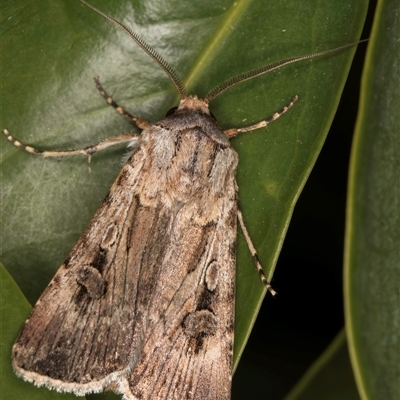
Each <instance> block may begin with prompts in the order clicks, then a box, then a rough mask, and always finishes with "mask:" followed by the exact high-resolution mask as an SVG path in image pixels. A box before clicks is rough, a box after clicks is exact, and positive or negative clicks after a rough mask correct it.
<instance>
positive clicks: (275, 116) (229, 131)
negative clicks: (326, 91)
mask: <svg viewBox="0 0 400 400" xmlns="http://www.w3.org/2000/svg"><path fill="white" fill-rule="evenodd" d="M298 99H299V96H297V95H296V96H294V97H293V99H292V100H290V102H289V103H288V104H286V105H285V107H283V108H282V109H281V110H279V111H277V112H275V113H274V114H272V115H271V116H270V117H269V118H267V119H264V120H262V121H260V122H258V123H257V124H254V125H250V126H245V127H244V128H232V129H227V130H226V131H224V133H225V135H226V136H227V137H228V138H232V137H235V136H237V135H239V134H241V133H244V132H250V131H254V130H256V129H259V128H264V127H266V126H267V125H269V124H270V123H271V122H273V121H275V120H277V119H278V118H279V117H281V116H282V115H283V114H285V113H286V112H287V111H288V110H289V109H290V108H292V107H293V105H294V103H296V101H297V100H298Z"/></svg>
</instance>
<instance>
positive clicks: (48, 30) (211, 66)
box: [0, 0, 367, 362]
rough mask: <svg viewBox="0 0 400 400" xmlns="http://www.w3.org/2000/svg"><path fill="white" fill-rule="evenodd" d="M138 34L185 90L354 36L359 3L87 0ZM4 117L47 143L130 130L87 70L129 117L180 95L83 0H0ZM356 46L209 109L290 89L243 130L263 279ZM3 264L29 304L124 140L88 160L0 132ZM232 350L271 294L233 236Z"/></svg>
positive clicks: (247, 116) (227, 108) (83, 141)
mask: <svg viewBox="0 0 400 400" xmlns="http://www.w3.org/2000/svg"><path fill="white" fill-rule="evenodd" d="M93 4H94V5H95V6H97V7H99V8H101V9H102V10H104V11H105V12H107V13H109V14H111V15H113V16H114V17H116V18H117V19H120V20H122V21H123V22H124V23H125V24H127V25H128V26H130V27H132V28H133V29H134V30H135V31H137V32H138V33H139V34H140V35H141V36H142V37H143V38H145V39H146V40H147V41H148V42H149V43H150V44H151V45H152V46H153V47H154V48H155V49H156V50H157V51H159V52H160V53H161V54H162V55H163V57H164V58H165V59H166V60H167V61H168V62H169V63H170V64H171V65H172V66H173V67H174V68H175V70H176V71H177V73H178V74H179V75H180V76H181V77H182V79H183V81H184V83H186V85H187V88H188V91H189V92H190V93H192V94H194V93H195V94H197V95H198V96H199V97H201V96H204V95H205V94H206V92H208V90H209V89H212V88H213V87H215V86H216V85H217V84H219V83H221V82H222V81H224V80H226V79H228V78H230V77H232V76H235V75H237V74H239V73H242V72H246V71H249V70H251V69H254V68H257V67H260V66H263V65H265V64H267V63H269V62H273V61H277V60H281V59H284V58H287V57H292V56H296V55H302V54H308V53H312V52H316V51H319V50H325V49H329V48H333V47H337V46H340V45H343V44H346V43H350V42H353V41H355V40H357V39H358V37H359V34H360V31H361V28H362V25H363V21H364V16H365V12H366V8H367V1H366V0H364V1H360V0H353V1H348V0H346V1H344V0H338V1H336V2H332V1H328V0H324V1H317V0H310V1H308V2H290V3H286V2H270V3H268V4H266V3H265V2H263V1H261V0H253V1H249V0H248V1H243V0H242V1H234V0H213V1H202V2H177V1H170V2H168V4H165V2H161V1H155V0H147V1H145V2H138V1H135V2H134V1H128V0H119V1H116V0H107V1H106V0H93ZM2 12H3V23H2V39H3V40H2V43H3V57H2V75H3V80H2V92H1V96H2V103H1V113H0V114H1V118H2V120H1V127H4V128H8V129H9V130H10V132H11V133H12V134H14V135H15V136H16V137H17V138H18V139H20V140H21V141H23V142H25V143H28V144H30V145H34V146H37V147H39V148H42V149H70V148H79V147H83V146H86V145H89V144H93V143H95V142H98V141H100V140H101V139H104V138H106V137H108V136H110V135H116V134H119V133H122V132H127V131H132V130H134V128H132V126H131V125H130V124H128V123H127V122H126V121H124V119H123V118H121V117H120V116H119V115H117V113H115V111H114V110H112V109H111V107H109V106H107V104H105V102H104V100H103V99H102V98H101V97H100V96H99V95H98V93H97V91H96V89H95V87H94V84H93V82H92V77H94V76H96V75H99V76H100V78H101V79H102V82H103V84H104V86H105V88H106V89H107V90H108V91H109V92H110V93H111V94H112V95H113V96H114V98H115V99H116V100H117V101H118V102H119V103H120V104H121V105H124V106H126V107H127V108H128V109H129V110H130V111H132V112H133V113H134V114H135V115H138V116H140V117H143V118H147V119H149V120H150V121H157V120H159V119H160V118H162V117H163V116H164V115H165V113H166V111H167V110H168V109H169V108H171V107H172V106H174V105H176V104H177V101H178V96H177V94H176V92H175V91H174V87H173V85H172V84H171V83H170V82H169V81H168V78H167V77H166V76H165V74H164V73H163V71H160V69H159V68H158V67H157V66H156V65H155V64H154V63H153V62H152V60H151V59H150V58H149V57H148V56H147V55H146V54H143V52H142V51H141V50H140V49H138V48H137V46H136V45H135V44H134V43H132V41H131V40H130V39H129V37H127V36H126V35H124V33H123V32H121V31H119V30H117V29H116V28H115V27H114V26H113V25H111V24H110V23H109V22H108V21H106V20H104V19H102V18H101V17H100V16H98V15H97V14H95V13H93V11H91V10H89V9H88V8H87V7H84V6H83V5H81V3H79V2H78V1H71V0H51V1H50V0H43V1H41V2H40V3H38V2H36V3H35V2H33V3H32V2H27V1H26V0H13V1H11V0H6V1H3V3H2ZM353 52H354V49H349V50H346V51H343V52H340V53H336V54H331V55H329V56H326V57H322V58H318V59H314V60H312V61H306V62H302V63H298V64H294V65H291V66H288V67H285V68H283V69H281V70H279V71H276V72H273V73H271V74H269V75H265V76H263V77H259V78H257V79H253V80H251V81H248V82H245V83H243V84H241V85H239V86H237V87H235V88H232V89H230V90H228V91H226V92H225V93H223V94H222V95H221V96H220V97H218V98H217V99H215V100H214V101H213V102H212V103H211V104H210V107H211V109H212V111H213V113H214V115H215V116H216V117H217V119H218V121H219V123H220V124H221V126H222V127H223V128H224V129H225V128H231V127H235V126H246V125H249V124H251V123H254V122H257V121H259V120H261V119H263V118H266V117H268V116H270V115H271V114H273V113H274V112H275V111H277V110H279V109H280V108H282V107H283V106H284V105H285V104H287V102H288V101H289V100H290V99H291V98H292V97H293V96H294V95H295V94H297V95H298V96H299V97H300V100H299V102H298V103H297V104H296V106H295V107H294V108H293V109H292V110H290V112H289V113H287V114H286V115H285V116H283V117H282V118H281V119H280V120H278V121H277V122H274V123H273V124H272V125H271V126H270V127H269V128H268V129H260V130H258V131H255V132H252V133H249V134H245V135H242V136H240V137H238V138H236V139H234V140H232V144H233V146H234V148H235V149H236V150H237V151H238V153H239V158H240V165H239V168H238V173H237V180H238V184H239V187H240V190H239V196H240V200H241V205H242V209H243V214H244V218H245V221H246V223H247V226H248V229H249V231H250V234H251V237H252V239H253V241H254V244H255V246H256V248H257V250H258V252H259V256H260V259H261V262H262V264H263V266H264V268H265V271H266V273H267V274H268V275H269V277H270V278H271V277H272V273H273V269H274V266H275V263H276V260H277V258H278V255H279V251H280V248H281V246H282V242H283V239H284V235H285V232H286V230H287V226H288V223H289V220H290V217H291V214H292V211H293V208H294V205H295V202H296V200H297V198H298V196H299V194H300V192H301V189H302V187H303V185H304V183H305V181H306V179H307V176H308V175H309V173H310V170H311V169H312V166H313V164H314V162H315V160H316V158H317V156H318V153H319V151H320V149H321V146H322V145H323V142H324V139H325V136H326V133H327V131H328V128H329V125H330V123H331V120H332V118H333V115H334V112H335V110H336V107H337V104H338V101H339V98H340V94H341V91H342V88H343V85H344V82H345V79H346V76H347V72H348V68H349V65H350V63H351V58H352V55H353ZM0 143H1V155H2V158H1V166H2V172H3V177H2V178H3V179H2V190H1V201H2V209H1V213H2V215H1V217H2V224H3V225H2V233H1V235H2V237H1V239H2V250H1V251H2V253H1V257H2V260H3V262H4V263H5V264H6V265H7V266H9V271H10V273H11V274H12V276H13V277H14V279H15V280H16V282H17V283H18V285H19V286H20V287H21V289H22V291H23V292H24V294H25V295H26V297H27V298H28V299H29V300H30V301H31V302H32V303H34V302H35V301H36V299H37V298H38V296H39V294H40V293H41V291H42V290H43V289H44V288H45V287H46V285H47V283H48V282H49V280H50V279H51V277H52V275H53V274H54V273H55V271H56V270H57V268H58V266H59V265H61V263H62V262H63V260H64V259H65V258H66V257H67V255H68V252H69V250H70V249H71V248H72V246H73V245H74V243H75V242H76V240H77V239H78V238H79V235H80V234H81V233H82V232H83V230H84V229H85V227H86V225H87V224H88V222H89V221H90V218H91V216H92V215H93V214H94V212H95V210H96V209H97V208H98V206H99V205H100V203H101V201H102V199H103V197H104V196H105V194H106V193H107V190H108V189H109V187H110V186H111V183H112V182H113V180H114V179H115V177H116V175H117V173H118V171H119V169H120V163H121V161H120V160H121V156H122V155H123V154H124V153H125V150H124V149H119V150H110V151H105V152H104V153H103V154H98V155H95V156H94V157H93V161H92V173H91V174H89V173H88V168H87V165H86V160H85V159H84V158H79V157H77V158H75V159H62V160H55V159H46V160H43V159H41V158H39V157H35V156H33V155H30V154H26V153H23V152H22V151H20V150H18V149H17V148H15V147H13V146H11V145H10V144H9V143H8V142H7V141H6V139H5V138H4V137H3V138H2V139H1V142H0ZM238 237H239V240H238V259H237V301H236V328H235V335H236V336H235V354H236V356H235V360H236V362H237V361H238V359H239V356H240V354H241V352H242V350H243V347H244V344H245V342H246V340H247V337H248V335H249V332H250V328H251V326H252V324H253V323H254V319H255V316H256V314H257V312H258V309H259V307H260V304H261V301H262V298H263V296H264V294H265V291H264V288H263V286H262V285H261V283H260V280H259V278H258V275H257V273H256V271H255V268H254V265H253V262H252V259H251V257H250V254H249V251H248V249H247V247H246V244H245V242H244V240H243V235H242V233H240V232H239V234H238Z"/></svg>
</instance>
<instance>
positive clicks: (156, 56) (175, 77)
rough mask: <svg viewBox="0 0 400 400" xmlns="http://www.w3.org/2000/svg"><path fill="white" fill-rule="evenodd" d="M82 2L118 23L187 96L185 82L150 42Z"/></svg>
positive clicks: (182, 95) (103, 14)
mask: <svg viewBox="0 0 400 400" xmlns="http://www.w3.org/2000/svg"><path fill="white" fill-rule="evenodd" d="M80 1H81V3H83V4H85V5H86V6H88V7H89V8H91V9H92V10H93V11H96V12H97V13H98V14H100V15H101V16H103V17H104V18H107V19H108V20H109V21H111V22H113V23H114V24H115V25H117V26H118V27H119V28H121V29H123V30H124V31H125V32H126V33H127V34H128V35H129V36H130V37H131V38H132V39H133V40H134V41H135V42H136V43H137V44H138V45H139V46H140V47H141V48H142V49H143V50H144V51H145V52H146V53H147V54H148V55H149V56H150V57H151V58H152V59H153V60H154V61H155V62H156V63H157V64H158V65H159V66H160V67H161V68H162V69H163V70H164V71H165V73H166V74H167V75H168V77H169V78H170V79H171V81H172V82H173V84H174V85H175V87H176V89H177V90H178V92H179V94H180V96H181V98H182V99H184V98H185V97H186V90H185V87H184V86H183V83H182V82H181V80H180V78H179V76H178V75H177V74H176V72H175V71H174V70H173V69H172V67H171V66H170V65H169V64H168V63H167V62H166V61H165V60H164V58H162V57H161V55H160V54H158V53H157V52H156V51H155V50H154V49H153V48H152V47H151V46H150V45H149V44H148V43H146V42H145V41H144V40H143V39H142V38H141V37H140V36H139V35H138V34H137V33H135V32H134V31H132V30H131V29H129V28H128V27H126V26H125V25H124V24H122V23H121V22H119V21H117V20H116V19H114V18H113V17H110V16H109V15H107V14H106V13H104V12H103V11H100V10H99V9H98V8H96V7H94V6H92V5H91V4H89V3H88V2H86V1H85V0H80Z"/></svg>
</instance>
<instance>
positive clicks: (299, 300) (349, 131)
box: [232, 1, 376, 400]
mask: <svg viewBox="0 0 400 400" xmlns="http://www.w3.org/2000/svg"><path fill="white" fill-rule="evenodd" d="M375 6H376V1H371V2H370V6H369V10H368V15H367V19H366V23H365V26H364V30H363V34H362V39H364V38H368V37H369V35H370V31H371V26H372V22H373V16H374V11H375ZM366 48H367V44H365V43H364V44H361V45H359V46H358V49H357V52H356V54H355V57H354V61H353V65H352V67H351V70H350V74H349V77H348V80H347V83H346V86H345V88H344V92H343V95H342V99H341V101H340V104H339V108H338V110H337V114H336V116H335V119H334V121H333V124H332V127H331V130H330V132H329V134H328V137H327V140H326V142H325V145H324V147H323V148H322V151H321V154H320V156H319V158H318V160H317V162H316V164H315V167H314V169H313V170H312V173H311V175H310V177H309V179H308V181H307V183H306V185H305V187H304V189H303V192H302V194H301V196H300V198H299V200H298V202H297V204H296V207H295V210H294V214H293V218H292V220H291V223H290V226H289V229H288V232H287V236H286V239H285V242H284V245H283V248H282V252H281V254H280V257H279V261H278V264H277V267H276V270H275V274H274V278H273V281H272V284H273V287H274V289H275V290H276V291H277V292H278V296H277V297H276V298H272V296H270V295H267V296H266V298H265V300H264V303H263V306H262V308H261V310H260V313H259V315H258V318H257V321H256V324H255V326H254V329H253V331H252V334H251V336H250V340H249V342H248V344H247V347H246V349H245V351H244V353H243V356H242V358H241V360H240V363H239V366H238V369H237V371H236V373H235V376H234V380H233V390H232V393H233V400H239V399H255V400H258V399H268V400H275V399H282V398H283V397H284V396H285V395H286V394H287V393H288V392H289V391H290V389H291V388H292V387H293V386H294V385H295V384H296V382H297V381H298V380H299V379H300V378H301V377H302V375H303V374H304V373H305V372H306V370H307V369H308V367H309V366H310V365H311V364H312V362H313V361H315V360H316V359H317V358H318V356H319V355H320V354H321V353H322V352H323V351H324V350H325V349H326V347H327V346H328V345H329V344H330V343H331V341H332V340H333V339H334V338H335V336H336V335H337V334H338V332H339V331H340V330H341V329H342V327H343V326H344V314H343V290H342V266H343V246H344V233H345V214H346V192H347V175H348V168H349V160H350V151H351V143H352V137H353V131H354V126H355V122H356V117H357V110H358V101H359V91H360V80H361V75H362V68H363V62H364V57H365V52H366ZM321 400H323V399H321Z"/></svg>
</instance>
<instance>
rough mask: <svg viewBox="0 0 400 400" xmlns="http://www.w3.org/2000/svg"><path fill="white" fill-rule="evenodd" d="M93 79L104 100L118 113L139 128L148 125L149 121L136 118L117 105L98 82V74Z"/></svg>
mask: <svg viewBox="0 0 400 400" xmlns="http://www.w3.org/2000/svg"><path fill="white" fill-rule="evenodd" d="M94 81H95V83H96V87H97V89H98V91H99V92H100V94H101V95H102V96H103V97H104V98H105V99H106V102H107V103H108V104H109V105H110V106H113V107H114V108H115V110H116V111H117V112H118V114H121V115H123V116H124V117H125V118H127V119H129V121H131V122H133V123H134V124H135V125H136V126H138V127H139V128H140V129H145V128H148V127H149V126H150V123H149V122H147V121H146V120H144V119H141V118H138V117H135V116H133V115H132V114H131V113H129V112H128V111H126V110H125V109H124V108H123V107H121V106H120V105H118V104H117V103H116V102H115V101H114V99H113V98H112V97H111V96H110V95H109V94H108V93H107V92H106V91H105V90H104V88H103V86H102V85H101V83H100V79H99V77H98V76H96V77H95V78H94Z"/></svg>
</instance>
